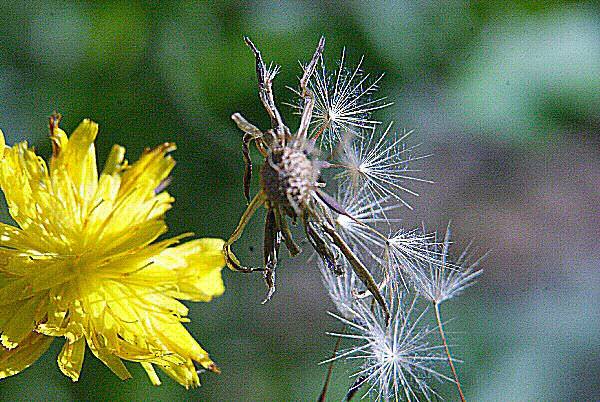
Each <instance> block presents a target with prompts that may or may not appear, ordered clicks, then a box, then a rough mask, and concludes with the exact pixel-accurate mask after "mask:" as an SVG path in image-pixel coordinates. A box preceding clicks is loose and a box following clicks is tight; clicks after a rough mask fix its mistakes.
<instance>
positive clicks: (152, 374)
mask: <svg viewBox="0 0 600 402" xmlns="http://www.w3.org/2000/svg"><path fill="white" fill-rule="evenodd" d="M141 365H142V367H143V368H144V370H146V373H147V374H148V377H149V378H150V381H151V382H152V384H153V385H160V384H161V382H160V378H158V375H157V374H156V371H154V367H152V364H150V363H143V362H142V363H141Z"/></svg>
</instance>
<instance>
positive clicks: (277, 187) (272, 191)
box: [260, 147, 318, 211]
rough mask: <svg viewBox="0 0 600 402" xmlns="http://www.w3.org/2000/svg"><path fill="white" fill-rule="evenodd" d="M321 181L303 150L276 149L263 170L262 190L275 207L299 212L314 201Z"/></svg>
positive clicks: (261, 170) (264, 164)
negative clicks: (311, 194)
mask: <svg viewBox="0 0 600 402" xmlns="http://www.w3.org/2000/svg"><path fill="white" fill-rule="evenodd" d="M317 177H318V169H316V168H315V166H314V165H313V163H312V162H311V160H310V159H308V157H307V156H306V153H305V152H304V151H303V150H302V149H296V148H290V147H283V148H276V149H274V150H273V151H272V152H271V154H270V155H269V156H268V157H267V158H266V160H265V162H264V163H263V164H262V166H261V168H260V186H261V188H262V189H263V191H264V192H265V193H266V195H267V199H268V200H269V202H270V203H272V204H274V205H279V206H283V207H291V208H293V209H294V210H296V211H297V210H298V209H299V207H300V206H301V205H304V204H305V203H306V202H307V201H308V198H309V197H310V191H311V189H312V188H313V186H314V183H315V181H316V179H317Z"/></svg>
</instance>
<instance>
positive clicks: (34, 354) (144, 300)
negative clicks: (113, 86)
mask: <svg viewBox="0 0 600 402" xmlns="http://www.w3.org/2000/svg"><path fill="white" fill-rule="evenodd" d="M59 120H60V116H54V117H52V118H51V119H50V131H51V139H52V142H53V156H52V158H51V160H50V163H49V165H46V163H45V162H44V160H43V159H42V158H41V157H39V156H37V155H36V153H35V151H34V150H33V149H32V148H29V147H28V145H27V143H26V142H23V143H20V144H17V145H15V146H13V147H7V146H5V142H4V136H3V135H2V134H1V132H0V158H1V160H0V186H1V187H2V191H3V192H4V195H5V197H6V201H7V204H8V208H9V212H10V214H11V216H12V217H13V219H14V220H15V222H16V223H17V225H18V226H11V225H7V224H3V223H0V334H1V335H0V342H1V345H2V346H0V378H4V377H7V376H11V375H14V374H16V373H18V372H20V371H22V370H23V369H25V368H27V367H29V366H30V365H32V364H33V363H34V362H35V361H36V360H37V359H38V358H39V357H40V356H41V355H42V354H43V353H44V352H45V351H46V349H47V348H48V347H49V346H50V343H51V342H52V340H53V339H54V338H55V337H65V338H66V342H65V344H64V346H63V348H62V351H61V352H60V354H59V356H58V366H59V368H60V370H61V371H62V372H63V373H64V374H65V375H67V376H69V377H70V378H71V379H72V380H73V381H77V380H78V378H79V375H80V372H81V367H82V364H83V358H84V352H85V348H86V345H87V347H89V349H90V350H91V351H92V353H93V354H94V355H95V356H96V357H97V358H98V359H100V360H101V361H102V362H103V363H104V364H106V365H107V366H108V367H109V368H110V369H111V370H112V371H113V372H114V373H115V374H116V375H117V376H119V378H121V379H128V378H131V375H130V374H129V372H128V371H127V368H126V367H125V365H124V363H123V361H122V359H123V360H130V361H134V362H139V363H140V364H141V365H142V366H143V367H144V369H145V370H146V372H147V373H148V376H149V377H150V379H151V381H152V382H153V383H154V384H156V385H158V384H160V380H159V378H158V376H157V374H156V372H155V371H154V367H155V366H156V367H159V368H160V369H162V370H163V371H164V372H165V373H167V374H168V375H170V376H171V377H173V378H174V379H175V380H176V381H177V382H179V383H180V384H182V385H184V386H186V387H196V386H199V385H200V380H199V378H198V374H197V372H196V368H195V366H194V363H193V362H197V363H198V364H199V365H200V366H202V367H203V368H205V369H208V370H212V371H218V369H217V367H216V365H215V364H214V363H213V361H212V360H211V359H210V358H209V356H208V354H207V353H206V351H204V350H203V349H202V348H201V347H200V345H199V344H198V342H196V340H194V338H193V337H192V336H191V335H190V334H189V333H188V332H187V330H186V329H185V327H184V326H183V325H182V323H183V322H187V321H189V320H188V319H187V318H186V315H187V313H188V309H187V308H186V306H185V305H183V304H182V303H181V302H180V301H179V300H178V299H184V300H192V301H209V300H211V299H212V297H214V296H217V295H220V294H222V293H223V291H224V287H223V282H222V279H221V268H222V267H223V265H224V260H223V255H222V253H221V249H222V248H223V241H222V240H218V239H198V240H192V241H189V242H187V243H184V244H181V245H178V246H174V245H175V244H176V243H178V242H179V240H180V239H181V238H182V237H183V236H179V237H176V238H172V239H168V240H162V241H158V242H155V243H153V242H154V241H155V240H156V239H157V238H158V237H159V236H160V235H162V234H163V233H165V231H166V230H167V227H166V225H165V222H164V220H163V216H164V214H165V212H166V211H167V210H168V209H169V208H170V207H171V203H172V202H173V198H172V197H171V196H170V195H169V194H168V193H167V192H165V191H162V188H163V187H164V183H165V180H166V179H167V177H168V175H169V172H170V171H171V169H172V168H173V166H174V165H175V162H174V161H173V159H172V158H171V157H170V156H167V155H166V154H167V153H168V152H169V151H172V150H174V149H175V146H174V144H169V143H167V144H163V145H161V146H159V147H157V148H155V149H153V150H148V151H146V152H145V153H144V155H143V156H142V157H141V158H140V160H139V161H137V162H135V163H134V164H132V165H128V163H127V161H126V160H125V159H124V157H125V149H124V148H123V147H120V146H117V145H115V146H114V147H113V148H112V151H111V152H110V155H109V157H108V161H107V162H106V165H105V167H104V170H103V172H102V173H101V174H100V176H98V171H97V168H96V156H95V150H94V140H95V138H96V134H97V132H98V125H97V124H96V123H93V122H92V121H90V120H84V121H83V122H82V123H81V124H80V125H79V127H77V129H76V130H75V131H74V132H73V134H72V135H71V136H70V138H69V137H67V135H66V134H65V132H64V131H62V130H61V129H60V128H59V127H58V122H59ZM184 236H185V235H184ZM171 246H173V247H171Z"/></svg>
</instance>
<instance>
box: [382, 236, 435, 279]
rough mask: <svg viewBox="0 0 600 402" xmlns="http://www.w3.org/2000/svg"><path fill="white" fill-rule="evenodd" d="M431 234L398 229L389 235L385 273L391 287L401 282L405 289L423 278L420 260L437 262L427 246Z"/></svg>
mask: <svg viewBox="0 0 600 402" xmlns="http://www.w3.org/2000/svg"><path fill="white" fill-rule="evenodd" d="M433 238H434V237H433V235H428V234H422V233H420V232H419V231H417V230H411V231H406V230H404V229H400V230H398V231H397V232H396V233H395V234H394V235H393V236H390V237H389V239H388V243H387V249H386V253H385V260H386V261H385V263H384V265H385V267H386V273H387V275H388V276H389V280H390V281H391V287H392V288H395V287H398V286H399V285H400V284H399V282H402V285H403V287H404V288H405V289H408V287H409V284H417V283H419V282H420V281H422V280H423V276H424V274H423V273H422V272H421V270H422V269H423V266H422V264H421V263H420V262H422V261H427V262H431V263H436V262H438V259H437V258H435V256H433V255H432V254H431V250H430V248H429V246H430V244H431V241H432V239H433Z"/></svg>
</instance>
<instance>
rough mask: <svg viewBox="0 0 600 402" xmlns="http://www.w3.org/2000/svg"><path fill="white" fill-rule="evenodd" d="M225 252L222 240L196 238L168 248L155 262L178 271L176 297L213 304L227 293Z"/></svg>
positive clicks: (171, 293) (174, 295)
mask: <svg viewBox="0 0 600 402" xmlns="http://www.w3.org/2000/svg"><path fill="white" fill-rule="evenodd" d="M222 250H223V240H221V239H211V238H205V239H196V240H192V241H189V242H187V243H184V244H182V245H180V246H176V247H170V248H168V249H165V250H164V251H163V252H162V253H161V254H160V255H159V256H158V257H156V258H155V259H154V261H155V264H156V265H158V266H164V267H171V268H172V269H174V270H176V271H177V289H176V290H174V291H172V292H170V293H169V294H170V295H171V296H172V297H176V298H178V299H187V300H194V301H209V300H211V299H212V298H213V297H214V296H218V295H221V294H222V293H223V292H224V291H225V287H224V285H223V279H222V277H221V269H222V268H223V266H224V265H225V260H224V258H223V253H222Z"/></svg>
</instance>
